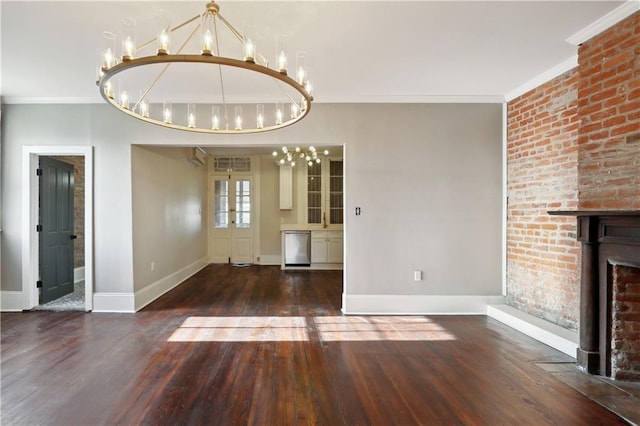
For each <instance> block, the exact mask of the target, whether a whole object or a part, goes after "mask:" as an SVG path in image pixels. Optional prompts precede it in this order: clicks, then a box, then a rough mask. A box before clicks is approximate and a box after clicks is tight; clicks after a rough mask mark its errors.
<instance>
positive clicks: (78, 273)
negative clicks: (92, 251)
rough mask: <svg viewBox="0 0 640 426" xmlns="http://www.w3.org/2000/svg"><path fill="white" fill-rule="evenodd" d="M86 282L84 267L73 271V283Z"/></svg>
mask: <svg viewBox="0 0 640 426" xmlns="http://www.w3.org/2000/svg"><path fill="white" fill-rule="evenodd" d="M78 281H84V266H80V267H79V268H74V269H73V282H74V283H77V282H78Z"/></svg>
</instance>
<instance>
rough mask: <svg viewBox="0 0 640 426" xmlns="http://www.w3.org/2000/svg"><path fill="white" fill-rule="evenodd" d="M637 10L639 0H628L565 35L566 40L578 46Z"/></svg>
mask: <svg viewBox="0 0 640 426" xmlns="http://www.w3.org/2000/svg"><path fill="white" fill-rule="evenodd" d="M638 10H640V0H628V1H627V2H625V3H623V4H622V5H620V6H618V7H617V8H615V9H613V10H612V11H611V12H609V13H607V14H606V15H604V16H602V17H601V18H599V19H598V20H596V21H595V22H593V23H591V24H589V25H588V26H586V27H584V28H583V29H581V30H580V31H578V32H577V33H575V34H573V35H572V36H569V37H567V39H566V42H567V43H570V44H573V45H574V46H580V45H581V44H582V43H584V42H585V41H587V40H590V39H591V38H593V37H595V36H597V35H598V34H600V33H601V32H603V31H605V30H607V29H609V28H611V27H612V26H614V25H615V24H617V23H618V22H620V21H622V20H623V19H625V18H628V17H629V16H631V15H633V14H634V13H636V12H637V11H638Z"/></svg>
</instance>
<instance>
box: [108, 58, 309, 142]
mask: <svg viewBox="0 0 640 426" xmlns="http://www.w3.org/2000/svg"><path fill="white" fill-rule="evenodd" d="M174 62H175V63H204V64H213V65H223V66H230V67H236V68H242V69H246V70H250V71H254V72H258V73H261V74H264V75H266V76H268V77H271V78H274V79H276V80H279V81H281V82H283V83H285V84H287V85H288V86H290V87H291V88H293V89H294V90H296V92H298V93H299V94H300V95H301V96H302V98H303V99H304V100H305V105H304V108H301V109H300V113H299V114H298V115H297V116H296V117H293V118H291V119H290V120H288V121H283V123H282V124H279V125H272V126H265V127H263V128H259V129H258V128H243V129H242V130H234V129H217V130H214V129H208V128H205V127H188V126H183V125H180V124H172V123H166V122H164V121H162V120H156V119H154V118H151V117H145V116H143V115H140V114H138V113H136V112H135V111H133V110H132V109H130V108H125V107H123V106H122V105H121V104H120V103H118V101H117V100H116V99H115V98H114V97H113V96H110V94H109V91H108V90H106V88H105V85H107V84H108V82H109V81H110V79H111V78H112V77H114V76H115V75H116V74H119V73H122V72H125V71H127V70H130V69H133V68H136V67H143V66H147V65H154V64H165V63H166V64H169V63H174ZM99 87H100V94H101V95H102V97H103V98H104V100H106V101H107V102H109V103H110V104H111V105H113V106H114V107H116V108H117V109H119V110H120V111H122V112H124V113H126V114H129V115H130V116H132V117H135V118H137V119H139V120H142V121H145V122H148V123H153V124H157V125H159V126H163V127H169V128H172V129H177V130H187V131H190V132H199V133H215V134H225V133H227V134H238V133H260V132H267V131H270V130H276V129H281V128H284V127H287V126H290V125H292V124H294V123H296V122H298V121H300V120H302V119H303V118H304V117H305V116H306V115H307V114H309V111H310V110H311V102H312V101H313V96H311V95H310V94H309V93H307V91H306V90H305V88H304V87H303V86H302V85H301V84H299V83H298V82H297V81H295V80H294V79H293V78H291V77H289V76H288V75H287V74H284V73H281V72H279V71H276V70H273V69H271V68H268V67H265V66H262V65H259V64H256V63H254V62H248V61H244V60H240V59H234V58H226V57H222V56H208V55H156V56H145V57H141V58H136V59H131V60H128V61H123V62H120V63H119V64H117V65H114V66H113V67H111V68H109V69H108V70H107V71H105V72H104V76H103V77H102V78H101V79H100V81H99Z"/></svg>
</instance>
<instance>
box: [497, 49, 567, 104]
mask: <svg viewBox="0 0 640 426" xmlns="http://www.w3.org/2000/svg"><path fill="white" fill-rule="evenodd" d="M577 66H578V55H574V56H572V57H570V58H568V59H566V60H564V61H562V62H560V63H559V64H558V65H555V66H553V67H551V68H549V69H548V70H546V71H544V72H543V73H542V74H538V75H537V76H535V77H533V78H532V79H531V80H529V81H527V82H526V83H524V84H522V85H520V86H518V87H516V88H515V89H513V90H511V91H509V92H507V93H506V94H505V95H504V100H505V101H507V102H511V101H512V100H514V99H515V98H517V97H518V96H521V95H524V94H525V93H527V92H528V91H530V90H533V89H535V88H536V87H539V86H541V85H543V84H544V83H546V82H548V81H551V80H553V79H554V78H556V77H558V76H559V75H562V74H564V73H565V72H567V71H569V70H571V69H573V68H575V67H577Z"/></svg>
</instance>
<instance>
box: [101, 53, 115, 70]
mask: <svg viewBox="0 0 640 426" xmlns="http://www.w3.org/2000/svg"><path fill="white" fill-rule="evenodd" d="M102 58H103V61H102V71H108V70H109V68H111V66H112V65H113V52H112V51H111V49H106V50H105V51H104V53H103V54H102Z"/></svg>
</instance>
